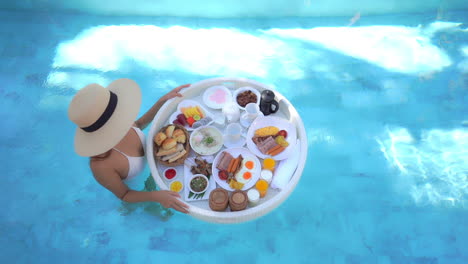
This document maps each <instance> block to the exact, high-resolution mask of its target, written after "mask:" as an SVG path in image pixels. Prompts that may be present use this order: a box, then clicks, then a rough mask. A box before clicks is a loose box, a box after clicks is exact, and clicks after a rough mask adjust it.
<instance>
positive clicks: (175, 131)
mask: <svg viewBox="0 0 468 264" xmlns="http://www.w3.org/2000/svg"><path fill="white" fill-rule="evenodd" d="M180 135H185V133H184V131H182V129H180V128H178V129H176V130H174V133H172V137H173V138H176V137H178V136H180Z"/></svg>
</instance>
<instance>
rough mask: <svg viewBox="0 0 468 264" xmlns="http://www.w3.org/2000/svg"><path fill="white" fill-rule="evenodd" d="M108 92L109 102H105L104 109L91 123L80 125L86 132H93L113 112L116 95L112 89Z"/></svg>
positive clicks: (115, 104)
mask: <svg viewBox="0 0 468 264" xmlns="http://www.w3.org/2000/svg"><path fill="white" fill-rule="evenodd" d="M109 92H110V97H109V103H108V104H107V107H106V110H104V112H103V113H102V115H101V116H100V117H99V118H98V120H96V122H94V123H93V124H92V125H90V126H87V127H81V129H83V130H84V131H86V132H94V131H96V130H98V129H100V128H101V127H102V126H103V125H104V124H106V122H107V121H109V119H110V118H111V116H112V114H113V113H114V110H115V108H116V106H117V101H118V100H117V95H116V94H115V93H113V92H112V91H109Z"/></svg>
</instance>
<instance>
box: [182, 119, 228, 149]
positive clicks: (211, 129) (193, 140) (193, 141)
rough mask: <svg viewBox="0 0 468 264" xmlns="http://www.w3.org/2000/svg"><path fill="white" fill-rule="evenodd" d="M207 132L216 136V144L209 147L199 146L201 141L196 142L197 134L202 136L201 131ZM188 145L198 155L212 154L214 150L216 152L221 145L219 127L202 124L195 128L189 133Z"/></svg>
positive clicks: (221, 137)
mask: <svg viewBox="0 0 468 264" xmlns="http://www.w3.org/2000/svg"><path fill="white" fill-rule="evenodd" d="M205 131H206V132H208V134H209V135H210V136H213V137H216V140H217V142H216V143H217V144H215V145H213V146H211V147H204V148H203V146H200V144H202V143H198V144H197V142H196V141H197V140H198V138H197V137H198V136H201V137H202V133H203V132H205ZM189 142H190V147H191V148H192V149H193V151H195V152H196V153H198V154H200V155H213V154H215V153H216V152H218V151H219V150H220V149H221V148H222V147H223V143H224V142H223V134H222V133H221V131H219V129H217V128H216V127H214V126H203V127H199V128H197V129H195V130H194V131H193V132H192V133H191V134H190V141H189Z"/></svg>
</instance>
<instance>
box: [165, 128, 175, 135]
mask: <svg viewBox="0 0 468 264" xmlns="http://www.w3.org/2000/svg"><path fill="white" fill-rule="evenodd" d="M174 129H175V126H168V127H167V128H166V136H167V137H168V138H170V137H172V134H173V133H174Z"/></svg>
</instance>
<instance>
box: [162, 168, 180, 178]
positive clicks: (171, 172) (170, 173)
mask: <svg viewBox="0 0 468 264" xmlns="http://www.w3.org/2000/svg"><path fill="white" fill-rule="evenodd" d="M163 175H164V178H165V179H166V180H173V179H174V178H175V177H177V170H176V169H175V168H167V169H165V170H164V172H163Z"/></svg>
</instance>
